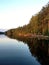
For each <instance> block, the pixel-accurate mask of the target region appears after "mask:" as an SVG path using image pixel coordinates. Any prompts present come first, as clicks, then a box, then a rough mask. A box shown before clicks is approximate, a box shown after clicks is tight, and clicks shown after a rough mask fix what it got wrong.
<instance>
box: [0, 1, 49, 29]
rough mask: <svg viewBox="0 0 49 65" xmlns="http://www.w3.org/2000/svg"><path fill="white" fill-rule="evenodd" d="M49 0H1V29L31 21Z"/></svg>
mask: <svg viewBox="0 0 49 65" xmlns="http://www.w3.org/2000/svg"><path fill="white" fill-rule="evenodd" d="M48 2H49V0H0V29H11V28H17V27H19V26H23V25H26V24H28V23H29V21H30V19H31V17H32V16H33V15H35V14H37V13H38V12H39V11H40V10H41V9H42V7H43V6H45V5H46V4H47V3H48Z"/></svg>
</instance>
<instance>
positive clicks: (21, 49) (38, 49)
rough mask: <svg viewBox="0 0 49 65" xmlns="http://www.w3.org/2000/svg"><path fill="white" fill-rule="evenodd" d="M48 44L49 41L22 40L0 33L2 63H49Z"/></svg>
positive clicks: (19, 64)
mask: <svg viewBox="0 0 49 65" xmlns="http://www.w3.org/2000/svg"><path fill="white" fill-rule="evenodd" d="M41 43H42V44H41ZM48 46H49V45H48V41H45V42H44V41H35V40H34V41H32V42H30V41H26V42H22V41H18V40H16V39H10V38H8V37H7V36H5V35H0V65H49V59H48V57H49V52H48V51H49V47H48Z"/></svg>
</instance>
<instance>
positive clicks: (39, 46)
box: [17, 38, 49, 65]
mask: <svg viewBox="0 0 49 65" xmlns="http://www.w3.org/2000/svg"><path fill="white" fill-rule="evenodd" d="M17 39H18V40H20V41H23V42H25V43H26V44H27V45H28V46H29V50H30V52H31V54H32V56H35V57H36V59H37V60H38V61H39V62H40V64H41V65H49V40H38V39H30V38H17Z"/></svg>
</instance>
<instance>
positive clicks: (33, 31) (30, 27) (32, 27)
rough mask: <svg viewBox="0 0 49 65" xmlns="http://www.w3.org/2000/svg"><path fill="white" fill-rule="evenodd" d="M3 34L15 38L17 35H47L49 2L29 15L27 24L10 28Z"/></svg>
mask: <svg viewBox="0 0 49 65" xmlns="http://www.w3.org/2000/svg"><path fill="white" fill-rule="evenodd" d="M11 24H12V23H11ZM5 34H7V35H8V36H12V37H15V38H16V37H17V36H27V37H28V36H33V35H44V36H49V3H48V4H47V5H46V6H44V7H43V8H42V10H41V11H40V12H39V13H37V14H36V15H34V16H32V17H31V19H30V22H29V24H27V25H24V26H23V27H18V28H15V29H10V30H8V31H6V32H5Z"/></svg>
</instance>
